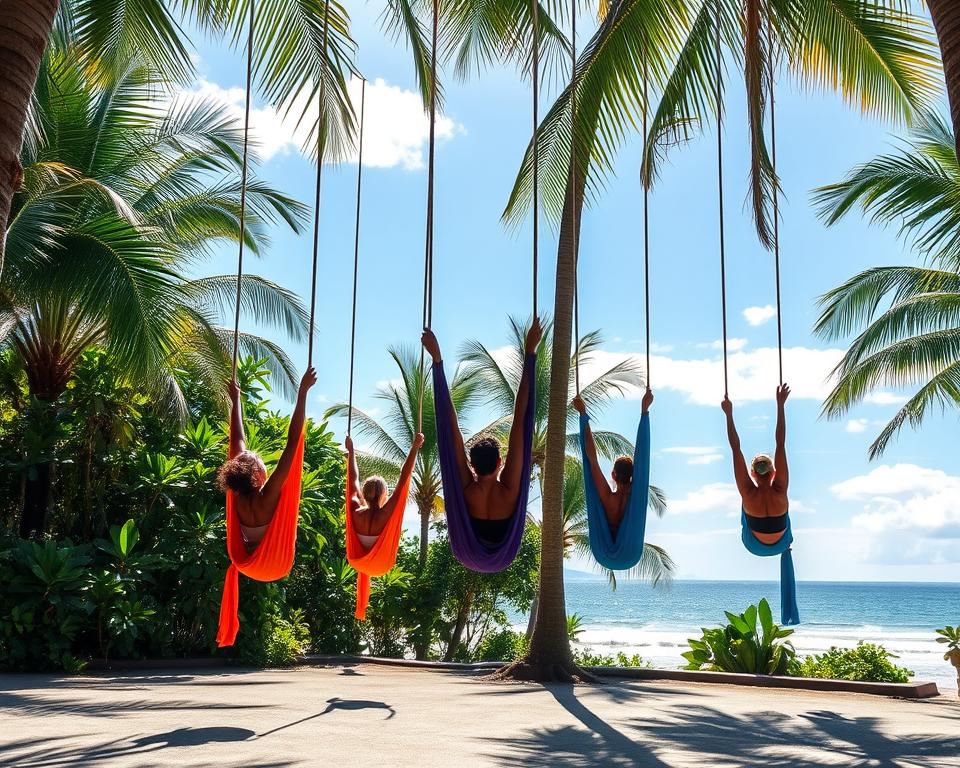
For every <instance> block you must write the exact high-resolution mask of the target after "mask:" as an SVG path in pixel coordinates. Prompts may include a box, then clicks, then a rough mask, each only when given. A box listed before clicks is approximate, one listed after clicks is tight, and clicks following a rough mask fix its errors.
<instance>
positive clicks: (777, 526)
mask: <svg viewBox="0 0 960 768" xmlns="http://www.w3.org/2000/svg"><path fill="white" fill-rule="evenodd" d="M789 396H790V387H788V386H787V385H786V384H782V385H780V386H779V387H777V432H776V440H777V449H776V452H775V453H774V458H773V459H771V458H770V456H768V455H767V454H765V453H760V454H757V455H756V456H755V457H754V458H753V461H752V462H750V469H749V470H748V469H747V462H746V460H745V459H744V457H743V452H742V451H741V449H740V436H739V435H738V434H737V427H736V424H734V421H733V403H732V402H730V398H729V397H724V398H723V403H721V406H720V407H721V408H722V409H723V412H724V413H725V414H726V416H727V438H728V439H729V441H730V449H731V450H732V451H733V477H734V479H735V480H736V483H737V490H738V491H739V492H740V498H741V499H742V502H743V512H744V515H745V516H746V521H747V527H748V528H750V532H751V533H752V534H753V535H754V537H756V539H757V541H759V542H761V543H763V544H767V545H772V544H776V543H777V542H778V541H780V539H782V538H783V534H784V532H785V531H786V530H787V512H788V511H789V508H790V503H789V501H788V500H787V485H788V482H789V479H790V475H789V472H788V470H787V449H786V440H787V421H786V416H785V414H784V405H785V404H786V402H787V398H788V397H789Z"/></svg>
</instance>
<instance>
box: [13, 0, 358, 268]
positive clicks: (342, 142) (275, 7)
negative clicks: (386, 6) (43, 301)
mask: <svg viewBox="0 0 960 768" xmlns="http://www.w3.org/2000/svg"><path fill="white" fill-rule="evenodd" d="M251 2H254V0H178V1H177V2H175V3H170V2H165V0H137V1H136V2H131V1H130V0H116V2H111V3H108V4H107V5H104V3H103V2H101V0H4V2H3V3H2V4H0V100H2V102H3V104H4V109H3V110H2V114H0V231H6V229H7V217H8V215H9V212H10V205H11V201H12V199H13V194H14V192H15V191H16V189H17V187H18V186H19V183H20V178H21V173H20V165H19V154H20V146H21V141H22V138H23V136H24V128H25V126H26V122H27V112H28V109H29V105H30V95H31V93H32V91H33V87H34V83H35V82H36V80H37V73H38V72H39V70H40V62H41V59H42V57H43V53H44V47H45V46H46V44H47V42H48V41H49V40H51V39H52V40H53V41H54V42H56V43H59V44H60V45H61V46H62V45H66V44H70V45H72V46H73V51H74V54H75V55H76V56H77V58H78V59H79V60H80V61H82V62H83V63H84V64H85V65H86V66H87V67H88V68H90V70H91V73H93V72H94V71H95V72H96V73H97V76H98V77H105V78H108V79H110V78H115V77H117V76H118V75H119V73H121V72H122V71H123V70H124V69H125V68H126V66H127V62H128V61H129V57H130V56H131V55H132V54H136V55H137V56H138V57H140V59H141V61H142V62H143V63H144V65H145V66H146V67H147V68H149V69H150V70H151V71H153V72H154V73H155V74H156V75H157V80H158V82H161V83H166V84H168V85H171V86H172V85H173V84H175V83H180V84H183V83H187V82H190V81H191V80H192V79H193V78H194V77H195V74H196V68H195V64H194V62H193V60H192V59H191V55H190V54H191V51H190V45H189V42H188V41H187V39H186V37H185V34H184V31H183V27H184V26H185V23H189V24H190V25H191V26H194V27H198V28H199V29H200V30H202V31H204V32H207V33H210V34H211V35H212V36H216V37H217V38H218V39H225V40H227V41H229V43H230V45H231V46H232V47H233V48H234V49H238V50H242V49H244V48H245V46H246V42H247V25H248V18H249V17H248V11H249V9H250V3H251ZM255 8H256V19H257V22H258V23H257V25H256V34H255V39H254V45H253V64H254V66H253V74H254V78H255V83H256V85H257V86H258V90H259V91H260V93H262V95H263V96H264V97H265V98H266V99H267V100H268V101H269V102H271V103H273V104H276V105H278V106H279V107H280V109H281V111H283V112H284V113H286V114H288V115H290V116H291V117H293V118H296V119H297V120H298V121H299V122H306V123H307V124H308V125H310V126H311V135H310V138H309V139H308V140H307V144H308V146H309V147H310V148H311V149H312V150H314V151H316V150H317V149H319V151H320V153H321V154H322V156H323V157H324V158H325V159H327V160H337V159H342V158H343V157H345V156H346V154H347V153H348V152H349V151H350V150H351V148H352V144H353V137H354V133H355V118H354V114H353V108H352V105H351V103H350V99H349V97H348V95H347V78H348V76H349V75H350V73H351V72H352V71H353V69H352V68H353V65H352V57H353V49H354V45H353V42H352V40H351V39H350V32H349V15H348V14H347V12H346V10H345V8H344V6H343V5H342V4H341V3H340V2H338V1H337V0H256V6H255ZM268 22H269V23H268ZM318 104H319V105H320V108H319V109H318V107H317V105H318ZM3 258H4V250H3V242H2V241H0V274H2V270H3Z"/></svg>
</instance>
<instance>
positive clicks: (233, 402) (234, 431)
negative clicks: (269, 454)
mask: <svg viewBox="0 0 960 768" xmlns="http://www.w3.org/2000/svg"><path fill="white" fill-rule="evenodd" d="M229 390H230V455H229V457H228V458H231V459H232V458H233V457H234V456H238V455H239V454H241V453H243V452H244V451H245V450H247V443H246V439H245V437H244V434H243V404H242V403H241V402H240V387H239V386H238V385H237V380H236V379H233V380H231V382H230V385H229Z"/></svg>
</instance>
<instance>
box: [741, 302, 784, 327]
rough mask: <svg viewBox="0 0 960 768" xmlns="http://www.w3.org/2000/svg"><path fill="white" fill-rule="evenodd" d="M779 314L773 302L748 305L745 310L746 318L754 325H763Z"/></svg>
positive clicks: (744, 315)
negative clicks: (756, 305) (762, 304)
mask: <svg viewBox="0 0 960 768" xmlns="http://www.w3.org/2000/svg"><path fill="white" fill-rule="evenodd" d="M776 316H777V309H776V307H774V306H773V305H772V304H767V305H766V306H764V307H747V308H746V309H745V310H743V317H744V319H745V320H746V321H747V322H748V323H749V324H750V325H752V326H754V327H756V326H758V325H763V324H764V323H766V322H769V321H770V320H773V318H775V317H776Z"/></svg>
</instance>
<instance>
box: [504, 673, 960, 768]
mask: <svg viewBox="0 0 960 768" xmlns="http://www.w3.org/2000/svg"><path fill="white" fill-rule="evenodd" d="M547 689H548V690H549V692H550V693H551V695H552V696H553V697H554V699H555V700H556V702H557V703H558V704H559V705H560V706H561V707H563V709H565V710H566V711H567V712H568V713H570V714H571V715H572V716H573V717H574V718H576V720H577V721H578V722H579V725H564V726H560V727H557V728H549V727H547V728H542V729H534V730H530V731H528V732H527V733H526V734H524V735H522V736H519V737H514V738H503V739H499V740H497V741H496V744H497V749H495V750H490V751H488V752H487V753H486V754H485V757H487V758H488V759H489V760H490V761H491V762H492V763H493V764H496V765H500V766H517V767H518V768H519V767H520V766H523V768H601V766H602V767H603V768H615V767H618V766H624V767H626V766H630V767H631V768H673V766H677V765H687V764H689V765H698V766H724V767H725V768H734V767H737V766H743V767H744V768H747V767H749V768H826V766H831V768H833V767H834V766H850V767H851V768H868V767H869V768H872V767H873V766H907V765H909V766H911V767H912V768H914V767H918V766H929V768H960V734H958V732H957V730H956V729H955V728H954V727H953V726H954V725H955V722H954V715H953V714H952V713H948V714H945V715H944V716H943V719H944V720H945V721H948V723H949V724H948V723H945V727H944V735H931V734H915V735H903V734H898V735H896V736H893V735H891V734H889V733H888V732H887V728H886V727H885V723H884V720H883V718H882V717H856V718H850V717H845V716H843V715H840V714H838V713H836V712H832V711H828V710H815V711H809V712H804V713H802V714H800V715H790V714H786V713H783V712H775V711H756V712H749V713H746V714H729V713H726V712H723V711H721V710H719V709H716V708H714V707H710V706H705V705H701V704H695V705H690V704H689V702H688V703H686V704H684V705H683V706H682V707H680V706H677V705H675V704H673V703H672V702H670V701H669V696H665V695H664V694H667V693H668V691H669V689H666V688H661V689H659V690H649V689H646V688H644V689H643V690H638V689H636V688H629V687H625V686H624V687H620V686H615V685H610V686H602V687H599V688H591V689H584V688H579V689H576V688H574V687H572V686H559V685H558V686H548V688H547ZM525 690H528V689H522V688H517V689H506V690H502V691H491V693H494V694H497V695H504V694H511V693H523V692H524V691H525ZM684 693H685V694H686V695H689V693H690V691H684ZM578 694H579V695H578ZM638 695H642V696H643V697H644V698H645V699H647V704H648V705H649V699H650V698H653V697H656V698H658V699H662V701H658V702H657V703H658V706H659V712H658V715H657V717H656V719H654V720H643V719H641V718H636V717H634V718H630V717H627V718H625V719H623V720H621V721H620V722H618V723H617V724H616V725H614V724H611V723H608V722H607V721H605V720H604V719H603V718H602V717H600V716H599V715H597V714H595V713H594V712H593V710H591V709H590V707H589V705H588V703H586V701H585V700H589V698H591V697H598V696H599V697H607V698H612V699H614V700H615V701H617V702H619V703H622V704H624V705H627V704H629V702H630V701H631V700H634V701H635V700H636V697H637V696H638ZM919 706H923V705H922V704H921V705H919ZM928 706H929V705H928ZM628 713H629V710H625V711H624V714H628ZM683 753H687V754H686V759H685V760H683V761H682V762H678V759H682V758H680V755H682V754H683Z"/></svg>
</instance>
